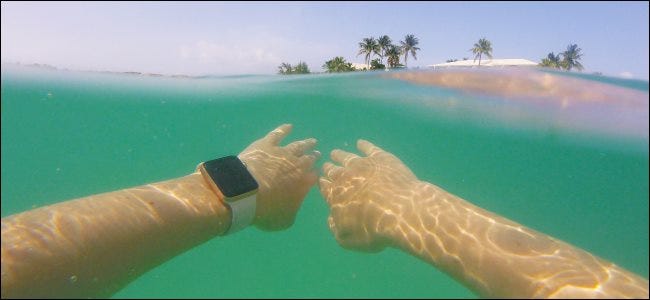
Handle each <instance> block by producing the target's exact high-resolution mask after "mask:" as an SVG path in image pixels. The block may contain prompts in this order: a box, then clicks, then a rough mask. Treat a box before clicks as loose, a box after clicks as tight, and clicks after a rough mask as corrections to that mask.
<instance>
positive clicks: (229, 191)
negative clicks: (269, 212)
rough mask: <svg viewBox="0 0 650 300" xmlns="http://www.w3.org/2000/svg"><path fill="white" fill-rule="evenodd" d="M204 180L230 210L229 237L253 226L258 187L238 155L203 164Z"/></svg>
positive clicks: (201, 166)
mask: <svg viewBox="0 0 650 300" xmlns="http://www.w3.org/2000/svg"><path fill="white" fill-rule="evenodd" d="M199 170H200V172H201V174H202V175H203V179H205V181H206V182H207V183H208V185H210V188H211V189H212V190H213V191H214V192H215V193H216V194H217V195H221V196H222V197H221V198H222V199H223V200H224V203H225V204H226V207H228V208H229V209H230V212H231V214H232V221H231V223H230V228H228V230H227V231H226V234H231V233H234V232H236V231H239V230H241V229H244V228H245V227H246V226H248V225H250V224H251V223H253V219H254V218H255V207H256V204H257V203H256V202H257V189H258V187H259V186H258V184H257V181H255V178H253V175H251V173H250V172H249V171H248V169H247V168H246V165H245V164H244V163H243V162H242V161H241V160H240V159H239V158H238V157H237V156H234V155H231V156H226V157H222V158H217V159H213V160H209V161H206V162H203V163H201V164H199Z"/></svg>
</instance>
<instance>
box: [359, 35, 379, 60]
mask: <svg viewBox="0 0 650 300" xmlns="http://www.w3.org/2000/svg"><path fill="white" fill-rule="evenodd" d="M373 53H375V54H377V55H379V44H377V40H375V38H373V37H369V38H364V39H363V41H362V42H361V43H359V53H358V54H357V56H359V55H361V54H365V55H366V60H365V62H366V65H368V66H369V65H370V56H371V55H372V54H373Z"/></svg>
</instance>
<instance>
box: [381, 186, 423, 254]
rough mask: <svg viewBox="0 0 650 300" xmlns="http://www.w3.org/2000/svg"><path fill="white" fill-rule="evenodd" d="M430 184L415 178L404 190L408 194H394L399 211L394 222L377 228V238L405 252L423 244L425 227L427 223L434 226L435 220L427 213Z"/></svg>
mask: <svg viewBox="0 0 650 300" xmlns="http://www.w3.org/2000/svg"><path fill="white" fill-rule="evenodd" d="M432 187H435V186H432V185H431V184H429V183H427V182H424V181H419V180H415V181H413V182H412V183H410V184H409V187H408V188H405V189H404V190H406V191H410V192H409V195H408V196H407V195H396V196H395V197H394V198H393V199H399V200H394V201H399V202H401V203H402V204H401V205H399V208H400V209H401V211H400V212H399V215H398V216H397V218H395V221H394V222H386V224H385V225H384V226H382V228H381V229H380V230H379V238H380V239H384V240H386V241H387V244H388V246H390V247H393V248H397V249H402V250H404V251H407V252H414V251H418V249H421V248H422V246H424V245H423V244H422V243H423V242H424V240H425V236H423V234H426V231H425V230H426V228H425V227H427V226H428V225H431V226H433V227H434V226H435V221H434V220H433V218H432V217H431V216H430V215H429V211H430V210H429V209H428V207H427V206H428V205H429V204H430V203H427V202H428V201H427V200H428V199H429V198H430V197H429V196H427V194H428V195H431V194H432Z"/></svg>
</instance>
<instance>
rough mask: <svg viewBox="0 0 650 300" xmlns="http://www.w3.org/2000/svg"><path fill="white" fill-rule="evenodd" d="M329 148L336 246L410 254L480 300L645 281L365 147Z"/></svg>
mask: <svg viewBox="0 0 650 300" xmlns="http://www.w3.org/2000/svg"><path fill="white" fill-rule="evenodd" d="M358 148H359V150H360V151H361V152H362V153H364V154H365V156H364V157H361V156H357V155H355V154H352V153H348V152H344V151H341V150H334V151H332V160H333V161H335V162H337V163H339V164H340V166H337V165H334V164H331V163H325V164H324V165H323V170H324V176H323V177H322V178H321V179H320V188H321V192H322V194H323V196H324V197H325V198H326V199H327V202H328V204H329V205H330V207H331V214H330V217H329V224H330V229H331V230H332V232H333V233H334V235H335V237H336V239H337V241H338V242H339V243H340V244H341V245H342V246H343V247H345V248H349V249H354V250H361V251H369V252H376V251H381V250H382V249H383V248H385V247H386V246H390V247H395V248H399V249H402V250H403V251H406V252H408V253H410V254H412V255H413V256H416V257H418V258H420V259H422V260H424V261H426V262H428V263H430V264H432V265H433V266H435V267H437V268H439V269H440V270H442V271H444V272H446V273H447V274H449V275H450V276H452V277H453V278H455V279H456V280H458V281H459V282H461V283H463V284H464V285H465V286H467V287H468V288H469V289H471V290H472V291H474V292H476V293H477V294H478V295H480V296H483V297H497V298H502V297H508V298H511V297H520V298H540V297H582V298H593V297H610V298H611V297H615V298H620V297H628V298H629V297H641V298H647V297H648V281H647V280H646V279H644V278H642V277H640V276H638V275H636V274H633V273H631V272H629V271H626V270H624V269H622V268H620V267H618V266H616V265H614V264H612V263H611V262H607V261H605V260H603V259H600V258H598V257H595V256H594V255H592V254H590V253H588V252H586V251H584V250H581V249H579V248H576V247H574V246H572V245H569V244H567V243H564V242H562V241H559V240H556V239H553V238H552V237H549V236H547V235H545V234H543V233H540V232H537V231H534V230H531V229H529V228H526V227H525V226H523V225H521V224H517V223H515V222H513V221H511V220H508V219H506V218H504V217H501V216H499V215H496V214H494V213H491V212H489V211H486V210H484V209H481V208H479V207H477V206H475V205H472V204H471V203H469V202H467V201H465V200H463V199H461V198H459V197H457V196H454V195H452V194H450V193H448V192H446V191H444V190H443V189H441V188H440V187H437V186H435V185H433V184H430V183H427V182H423V181H419V180H418V179H417V178H416V176H415V175H414V174H413V173H412V172H411V171H410V170H409V169H408V168H407V167H406V166H405V165H404V164H403V163H402V162H401V161H400V160H399V159H398V158H397V157H395V156H394V155H392V154H390V153H388V152H386V151H384V150H382V149H380V148H378V147H376V146H374V145H372V144H371V143H369V142H367V141H359V142H358Z"/></svg>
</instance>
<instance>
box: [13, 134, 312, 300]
mask: <svg viewBox="0 0 650 300" xmlns="http://www.w3.org/2000/svg"><path fill="white" fill-rule="evenodd" d="M290 131H291V125H283V126H280V127H278V128H277V129H276V130H274V131H272V132H270V133H269V134H268V135H267V136H265V137H264V138H262V139H260V140H257V141H255V142H254V143H252V144H251V145H250V146H249V147H247V148H246V149H245V150H244V151H243V152H241V153H240V154H239V157H240V159H241V160H242V161H243V162H244V163H245V164H246V165H247V167H248V169H249V171H250V172H251V174H252V175H253V177H254V178H255V179H256V180H257V182H258V184H259V190H258V196H257V209H256V212H255V219H254V221H253V225H255V226H256V227H257V228H259V229H262V230H281V229H285V228H288V227H290V226H291V225H292V224H293V222H294V219H295V215H296V213H297V210H298V209H299V207H300V205H301V203H302V200H303V199H304V196H305V195H306V194H307V192H308V191H309V189H310V187H311V186H313V184H314V183H315V182H316V179H317V175H316V172H315V171H314V170H313V164H314V162H315V160H316V159H317V158H318V152H317V151H313V152H309V150H310V149H311V148H312V147H314V145H315V143H316V140H314V139H307V140H302V141H296V142H293V143H291V144H289V145H287V146H283V147H282V146H279V142H280V141H281V140H282V138H284V137H285V136H286V135H287V134H288V133H289V132H290ZM305 152H308V153H305ZM219 197H220V196H217V194H216V193H214V192H213V191H212V190H211V189H210V186H209V185H208V183H207V182H206V181H205V180H204V179H203V177H202V176H201V174H200V173H198V172H195V173H192V174H190V175H187V176H184V177H181V178H177V179H172V180H168V181H163V182H159V183H154V184H148V185H143V186H139V187H135V188H129V189H124V190H120V191H115V192H110V193H104V194H98V195H93V196H89V197H84V198H80V199H76V200H70V201H66V202H62V203H58V204H54V205H50V206H45V207H41V208H37V209H33V210H30V211H26V212H23V213H19V214H15V215H11V216H8V217H6V218H2V298H88V297H93V298H94V297H102V298H103V297H110V296H111V295H113V294H114V293H115V292H117V291H119V290H120V289H121V288H123V287H124V286H126V285H127V284H128V283H129V282H131V281H133V280H134V279H136V278H137V277H138V276H140V275H142V274H144V273H145V272H147V271H148V270H150V269H152V268H154V267H156V266H158V265H160V264H161V263H163V262H165V261H167V260H169V259H171V258H173V257H175V256H176V255H178V254H181V253H183V252H184V251H187V250H189V249H191V248H193V247H195V246H197V245H200V244H202V243H204V242H206V241H208V240H210V239H211V238H214V237H216V236H219V235H222V234H224V232H226V230H228V227H229V226H230V221H231V215H230V212H229V210H228V209H227V208H226V206H225V205H224V204H223V202H222V201H221V200H222V199H220V198H219Z"/></svg>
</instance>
